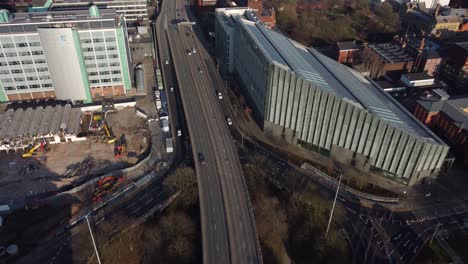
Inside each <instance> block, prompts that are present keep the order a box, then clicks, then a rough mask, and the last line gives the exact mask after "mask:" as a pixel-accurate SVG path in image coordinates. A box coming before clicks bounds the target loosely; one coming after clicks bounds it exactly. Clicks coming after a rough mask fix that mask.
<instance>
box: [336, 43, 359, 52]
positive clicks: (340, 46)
mask: <svg viewBox="0 0 468 264" xmlns="http://www.w3.org/2000/svg"><path fill="white" fill-rule="evenodd" d="M336 45H337V46H338V49H339V50H357V49H359V45H357V44H356V41H343V42H337V43H336Z"/></svg>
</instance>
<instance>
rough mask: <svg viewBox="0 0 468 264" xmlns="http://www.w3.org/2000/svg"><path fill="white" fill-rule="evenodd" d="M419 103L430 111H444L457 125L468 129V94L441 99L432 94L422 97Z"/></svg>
mask: <svg viewBox="0 0 468 264" xmlns="http://www.w3.org/2000/svg"><path fill="white" fill-rule="evenodd" d="M418 103H419V104H420V105H421V106H422V107H424V108H425V109H426V110H427V111H429V112H442V113H444V114H445V115H447V116H448V117H449V118H450V119H451V120H452V121H453V123H454V124H455V125H456V126H457V127H459V128H461V129H467V130H468V96H460V97H453V98H450V99H447V100H440V99H439V98H436V97H434V96H432V97H428V98H421V99H420V100H418Z"/></svg>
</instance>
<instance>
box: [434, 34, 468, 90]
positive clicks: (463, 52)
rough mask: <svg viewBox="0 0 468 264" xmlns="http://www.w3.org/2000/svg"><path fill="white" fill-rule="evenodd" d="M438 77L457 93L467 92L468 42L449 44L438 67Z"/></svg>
mask: <svg viewBox="0 0 468 264" xmlns="http://www.w3.org/2000/svg"><path fill="white" fill-rule="evenodd" d="M440 77H441V78H442V79H443V80H444V81H447V82H448V83H449V84H450V85H451V86H452V87H453V88H455V89H454V90H456V91H458V92H467V91H468V42H458V43H453V44H450V45H449V47H448V48H447V50H446V58H445V61H444V63H442V65H441V67H440Z"/></svg>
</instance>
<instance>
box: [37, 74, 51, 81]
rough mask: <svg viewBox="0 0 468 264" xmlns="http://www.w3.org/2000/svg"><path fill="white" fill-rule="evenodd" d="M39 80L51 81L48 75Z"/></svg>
mask: <svg viewBox="0 0 468 264" xmlns="http://www.w3.org/2000/svg"><path fill="white" fill-rule="evenodd" d="M39 79H41V80H50V77H49V76H47V75H43V76H40V77H39Z"/></svg>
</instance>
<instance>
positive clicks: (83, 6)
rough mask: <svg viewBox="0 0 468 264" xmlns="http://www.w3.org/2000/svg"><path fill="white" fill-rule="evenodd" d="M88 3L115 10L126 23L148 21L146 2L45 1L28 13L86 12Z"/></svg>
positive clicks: (113, 0)
mask: <svg viewBox="0 0 468 264" xmlns="http://www.w3.org/2000/svg"><path fill="white" fill-rule="evenodd" d="M90 3H92V4H93V5H95V6H97V7H99V9H106V8H107V9H115V10H116V12H117V14H119V15H123V16H124V18H125V21H126V22H127V23H132V22H136V21H138V20H141V21H143V22H147V21H148V9H147V0H97V1H88V0H47V1H46V2H45V3H44V5H43V6H35V7H30V8H29V9H28V11H29V12H47V11H71V10H87V9H88V7H89V5H90Z"/></svg>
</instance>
